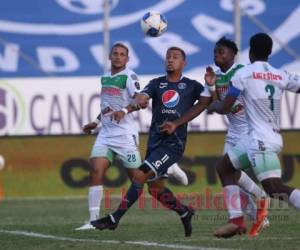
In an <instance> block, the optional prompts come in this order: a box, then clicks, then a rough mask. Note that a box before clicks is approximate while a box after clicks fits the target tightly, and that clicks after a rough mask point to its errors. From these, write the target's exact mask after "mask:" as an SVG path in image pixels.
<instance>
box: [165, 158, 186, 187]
mask: <svg viewBox="0 0 300 250" xmlns="http://www.w3.org/2000/svg"><path fill="white" fill-rule="evenodd" d="M167 174H168V176H172V177H173V178H175V179H176V180H178V181H179V182H180V183H181V184H182V185H184V186H187V185H188V184H189V181H188V177H187V175H186V173H185V172H184V171H183V170H182V169H181V168H180V167H179V165H178V164H177V163H174V164H173V165H172V166H170V167H169V168H168V171H167Z"/></svg>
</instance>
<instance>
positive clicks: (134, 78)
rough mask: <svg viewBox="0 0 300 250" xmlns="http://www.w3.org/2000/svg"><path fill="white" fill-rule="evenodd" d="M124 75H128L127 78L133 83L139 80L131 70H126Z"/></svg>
mask: <svg viewBox="0 0 300 250" xmlns="http://www.w3.org/2000/svg"><path fill="white" fill-rule="evenodd" d="M124 73H125V74H126V75H127V77H128V78H129V79H130V80H132V81H137V80H138V75H137V74H136V73H135V72H134V71H133V70H132V69H130V68H126V69H125V70H124Z"/></svg>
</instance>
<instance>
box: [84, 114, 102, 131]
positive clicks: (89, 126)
mask: <svg viewBox="0 0 300 250" xmlns="http://www.w3.org/2000/svg"><path fill="white" fill-rule="evenodd" d="M100 121H101V114H99V115H98V116H97V119H96V120H95V121H93V122H90V123H88V124H86V125H84V126H83V128H82V131H83V133H85V134H88V135H89V134H91V133H92V130H94V129H96V128H97V127H98V124H99V123H100Z"/></svg>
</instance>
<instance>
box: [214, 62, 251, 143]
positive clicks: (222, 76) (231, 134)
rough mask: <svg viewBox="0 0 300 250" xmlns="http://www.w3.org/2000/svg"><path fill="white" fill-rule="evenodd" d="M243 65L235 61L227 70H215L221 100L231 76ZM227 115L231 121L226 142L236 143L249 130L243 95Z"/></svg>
mask: <svg viewBox="0 0 300 250" xmlns="http://www.w3.org/2000/svg"><path fill="white" fill-rule="evenodd" d="M242 67H244V65H242V64H236V63H234V64H233V65H232V66H231V68H230V69H228V70H227V72H222V71H221V69H219V68H218V69H217V70H216V71H215V74H216V76H217V80H216V91H217V95H218V98H219V99H220V100H224V99H225V97H226V95H227V93H228V90H229V87H230V80H231V78H232V77H233V76H234V74H235V73H236V72H237V71H238V70H239V69H241V68H242ZM226 116H227V118H228V121H229V124H228V131H227V135H226V142H229V143H231V144H236V143H237V142H238V140H240V138H241V136H243V135H247V134H248V131H249V128H248V122H247V118H246V115H245V110H244V101H243V98H242V96H239V97H238V99H237V100H236V102H235V103H234V105H233V107H232V109H231V112H230V113H229V114H227V115H226Z"/></svg>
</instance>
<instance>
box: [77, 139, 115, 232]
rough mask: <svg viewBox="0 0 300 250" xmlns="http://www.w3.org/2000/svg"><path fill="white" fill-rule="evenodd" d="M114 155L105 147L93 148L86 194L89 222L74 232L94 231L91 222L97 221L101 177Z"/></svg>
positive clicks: (101, 192) (100, 197)
mask: <svg viewBox="0 0 300 250" xmlns="http://www.w3.org/2000/svg"><path fill="white" fill-rule="evenodd" d="M113 157H114V153H113V152H112V150H111V149H109V148H108V147H107V146H105V145H97V146H94V147H93V150H92V153H91V159H90V164H91V169H90V183H89V185H90V187H89V193H88V208H89V215H90V216H89V221H88V222H86V223H85V224H84V225H82V226H81V227H78V228H76V230H90V229H95V228H94V226H93V225H92V224H91V221H94V220H96V219H98V217H99V214H100V208H101V201H102V197H103V177H104V175H105V173H106V171H107V169H108V168H109V166H110V164H111V162H112V160H113Z"/></svg>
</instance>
